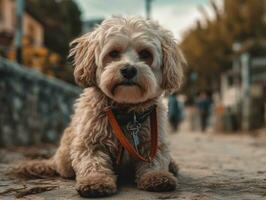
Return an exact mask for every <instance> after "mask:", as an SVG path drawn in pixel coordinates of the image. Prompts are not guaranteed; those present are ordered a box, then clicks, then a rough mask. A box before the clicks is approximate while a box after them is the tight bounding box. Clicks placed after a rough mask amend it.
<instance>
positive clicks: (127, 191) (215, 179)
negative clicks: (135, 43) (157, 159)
mask: <svg viewBox="0 0 266 200" xmlns="http://www.w3.org/2000/svg"><path fill="white" fill-rule="evenodd" d="M169 139H170V141H171V150H172V154H173V156H174V158H175V160H176V161H177V162H178V164H179V167H180V173H179V178H178V183H179V184H178V187H177V190H176V191H175V192H167V193H151V192H145V191H139V190H137V189H136V188H135V187H134V186H132V185H120V187H119V192H118V194H117V195H114V196H112V197H109V198H101V199H110V200H112V199H117V200H122V199H127V200H148V199H180V200H212V199H217V200H220V199H221V200H262V199H265V200H266V132H265V134H264V135H263V134H260V135H256V137H255V136H249V135H243V134H235V135H234V134H231V135H224V134H223V135H222V134H213V133H212V134H211V133H208V134H200V133H187V134H186V133H182V134H173V135H170V136H169ZM48 149H51V148H49V147H46V146H43V147H42V148H38V149H36V148H35V149H34V148H31V149H25V148H19V149H10V150H6V149H2V150H0V199H1V200H2V199H3V200H5V199H15V198H16V197H15V195H16V194H17V195H18V194H20V195H21V196H23V195H25V194H23V193H18V192H15V191H14V190H16V191H24V190H25V188H26V190H27V191H29V190H30V191H31V192H40V191H42V190H43V188H45V189H48V190H50V191H45V192H42V193H37V194H33V195H27V196H24V197H22V198H21V199H28V200H35V199H36V200H38V199H51V200H54V199H73V200H75V199H81V198H80V197H79V196H78V194H77V193H76V191H75V189H74V181H69V180H63V179H60V178H56V179H49V180H45V179H43V180H31V181H19V180H14V179H10V178H8V177H7V176H5V175H4V173H5V171H6V170H7V169H8V168H9V166H10V165H12V164H14V163H15V162H16V161H18V160H21V159H24V158H25V156H26V157H27V158H35V157H46V156H47V154H50V153H51V152H50V151H48ZM18 151H19V152H20V153H18ZM34 152H35V153H34ZM47 187H48V188H47Z"/></svg>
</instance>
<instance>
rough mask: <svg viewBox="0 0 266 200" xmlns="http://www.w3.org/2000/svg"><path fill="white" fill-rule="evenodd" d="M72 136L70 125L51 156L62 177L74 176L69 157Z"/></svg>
mask: <svg viewBox="0 0 266 200" xmlns="http://www.w3.org/2000/svg"><path fill="white" fill-rule="evenodd" d="M73 138H74V133H73V130H72V128H71V126H70V127H68V128H67V129H66V130H65V132H64V135H63V137H62V139H61V141H60V146H59V148H58V149H57V151H56V154H55V155H54V157H53V160H54V163H55V169H56V171H57V173H59V175H60V176H62V177H64V178H74V176H75V173H74V170H73V167H72V163H71V158H70V145H71V143H72V141H73Z"/></svg>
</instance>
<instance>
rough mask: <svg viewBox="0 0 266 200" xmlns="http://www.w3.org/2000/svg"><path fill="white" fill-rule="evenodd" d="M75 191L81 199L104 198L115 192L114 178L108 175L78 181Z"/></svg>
mask: <svg viewBox="0 0 266 200" xmlns="http://www.w3.org/2000/svg"><path fill="white" fill-rule="evenodd" d="M76 190H77V191H78V193H79V195H80V196H82V197H104V196H110V195H112V194H115V193H116V191H117V187H116V178H115V177H113V176H108V175H94V176H90V177H86V179H78V180H77V183H76Z"/></svg>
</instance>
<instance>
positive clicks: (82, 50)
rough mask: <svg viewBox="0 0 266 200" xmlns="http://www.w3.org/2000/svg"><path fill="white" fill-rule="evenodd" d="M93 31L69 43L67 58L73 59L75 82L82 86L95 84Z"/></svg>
mask: <svg viewBox="0 0 266 200" xmlns="http://www.w3.org/2000/svg"><path fill="white" fill-rule="evenodd" d="M94 36H95V34H94V32H91V33H87V34H85V35H83V36H81V37H79V38H77V39H75V40H73V41H72V42H71V43H70V47H71V49H70V53H69V58H72V59H73V64H74V67H75V68H74V77H75V80H76V83H78V84H79V85H80V86H83V87H91V86H94V85H96V68H97V66H96V64H95V49H96V41H95V37H94Z"/></svg>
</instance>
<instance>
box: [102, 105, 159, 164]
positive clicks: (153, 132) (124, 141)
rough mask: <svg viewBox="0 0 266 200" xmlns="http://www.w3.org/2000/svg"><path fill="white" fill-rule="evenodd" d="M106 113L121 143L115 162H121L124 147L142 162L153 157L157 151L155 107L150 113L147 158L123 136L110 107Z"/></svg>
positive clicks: (149, 160)
mask: <svg viewBox="0 0 266 200" xmlns="http://www.w3.org/2000/svg"><path fill="white" fill-rule="evenodd" d="M106 114H107V117H108V120H109V123H110V125H111V127H112V129H113V132H114V134H115V136H116V138H117V139H118V141H119V142H120V144H121V145H120V148H119V151H118V155H117V159H116V163H117V164H119V163H120V162H121V159H122V155H123V151H124V149H126V150H127V151H128V153H129V154H130V155H131V156H132V157H134V158H135V159H138V160H141V161H144V162H151V161H152V160H153V159H154V158H155V156H156V153H157V147H158V124H157V113H156V109H154V110H153V111H152V112H151V114H150V130H151V134H150V135H151V148H150V154H149V156H148V157H147V158H145V157H143V156H142V155H140V154H139V153H138V151H137V150H136V149H135V148H134V147H133V146H132V145H131V143H130V142H129V141H128V139H127V137H126V136H125V134H124V133H123V131H122V129H121V127H120V126H119V124H118V122H117V120H116V118H115V115H114V114H113V111H112V109H111V108H110V109H107V110H106Z"/></svg>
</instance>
